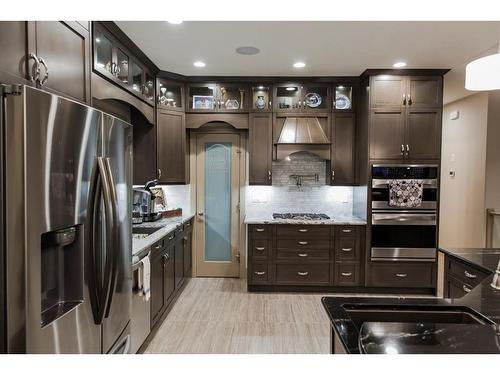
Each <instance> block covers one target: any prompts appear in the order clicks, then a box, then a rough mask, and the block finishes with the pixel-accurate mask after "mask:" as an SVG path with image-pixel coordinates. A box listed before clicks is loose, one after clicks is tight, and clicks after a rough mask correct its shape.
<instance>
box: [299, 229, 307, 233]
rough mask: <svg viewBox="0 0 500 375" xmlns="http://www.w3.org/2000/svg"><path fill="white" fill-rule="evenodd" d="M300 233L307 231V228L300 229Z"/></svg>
mask: <svg viewBox="0 0 500 375" xmlns="http://www.w3.org/2000/svg"><path fill="white" fill-rule="evenodd" d="M299 232H300V233H307V229H299Z"/></svg>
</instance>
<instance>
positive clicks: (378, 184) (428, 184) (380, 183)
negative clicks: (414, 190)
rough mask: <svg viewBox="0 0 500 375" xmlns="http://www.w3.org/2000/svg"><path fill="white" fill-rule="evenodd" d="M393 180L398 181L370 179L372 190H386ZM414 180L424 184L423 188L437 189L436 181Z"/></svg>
mask: <svg viewBox="0 0 500 375" xmlns="http://www.w3.org/2000/svg"><path fill="white" fill-rule="evenodd" d="M393 180H398V179H378V178H373V179H372V188H376V189H380V188H388V187H389V183H390V182H391V181H393ZM400 180H411V178H401V179H400ZM416 180H420V181H422V183H423V184H424V188H431V189H435V188H437V187H438V182H437V179H419V178H417V179H416Z"/></svg>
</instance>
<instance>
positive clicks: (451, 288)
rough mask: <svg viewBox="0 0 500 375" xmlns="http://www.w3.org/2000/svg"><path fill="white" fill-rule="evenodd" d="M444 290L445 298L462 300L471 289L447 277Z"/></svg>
mask: <svg viewBox="0 0 500 375" xmlns="http://www.w3.org/2000/svg"><path fill="white" fill-rule="evenodd" d="M445 290H446V292H447V293H446V294H445V298H462V297H463V296H465V295H466V294H467V293H469V291H471V290H472V287H471V286H469V285H467V284H465V283H463V282H461V281H460V280H458V279H455V278H454V277H451V276H448V277H447V278H446V286H445Z"/></svg>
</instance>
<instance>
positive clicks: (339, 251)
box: [248, 224, 365, 290]
mask: <svg viewBox="0 0 500 375" xmlns="http://www.w3.org/2000/svg"><path fill="white" fill-rule="evenodd" d="M364 238H365V226H364V225H359V226H358V225H356V226H354V225H346V226H336V225H302V224H290V225H289V224H268V225H264V224H262V225H260V224H252V225H249V226H248V285H249V287H250V289H252V288H254V287H257V289H258V287H259V286H274V287H275V288H278V289H279V287H280V286H282V287H287V290H289V289H290V288H292V289H293V287H297V288H300V287H303V286H307V287H314V286H317V287H327V286H332V287H334V286H359V285H363V283H364V279H363V273H362V272H361V270H362V267H361V264H362V262H363V259H364V246H363V244H364ZM363 264H364V263H363Z"/></svg>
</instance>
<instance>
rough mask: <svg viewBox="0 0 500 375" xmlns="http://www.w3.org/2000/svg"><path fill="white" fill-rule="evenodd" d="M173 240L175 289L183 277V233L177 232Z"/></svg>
mask: <svg viewBox="0 0 500 375" xmlns="http://www.w3.org/2000/svg"><path fill="white" fill-rule="evenodd" d="M177 236H178V237H177V240H176V241H175V289H177V288H179V286H180V285H181V284H182V280H183V279H184V235H183V234H182V233H178V234H177Z"/></svg>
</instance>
